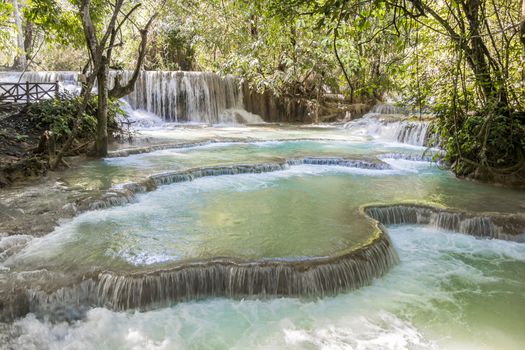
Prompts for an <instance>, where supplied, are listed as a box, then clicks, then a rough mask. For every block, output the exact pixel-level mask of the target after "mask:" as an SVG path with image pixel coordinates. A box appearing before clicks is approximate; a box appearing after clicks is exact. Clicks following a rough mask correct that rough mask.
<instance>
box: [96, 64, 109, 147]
mask: <svg viewBox="0 0 525 350" xmlns="http://www.w3.org/2000/svg"><path fill="white" fill-rule="evenodd" d="M107 81H108V62H107V58H106V57H105V56H102V60H101V65H100V69H99V71H98V74H97V86H98V109H97V137H96V149H97V156H98V157H105V156H107V154H108V84H107Z"/></svg>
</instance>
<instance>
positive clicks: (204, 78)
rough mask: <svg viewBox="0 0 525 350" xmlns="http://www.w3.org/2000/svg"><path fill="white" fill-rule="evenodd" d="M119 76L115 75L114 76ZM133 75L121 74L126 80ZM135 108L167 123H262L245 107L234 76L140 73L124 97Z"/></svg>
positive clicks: (199, 73) (190, 73) (239, 87)
mask: <svg viewBox="0 0 525 350" xmlns="http://www.w3.org/2000/svg"><path fill="white" fill-rule="evenodd" d="M116 74H118V73H117V72H112V75H116ZM131 74H132V72H129V71H126V72H123V73H122V79H123V81H124V82H125V81H127V80H129V79H130V78H131ZM125 99H126V101H128V102H129V104H130V105H131V107H132V108H133V109H140V110H145V111H147V112H150V113H153V114H155V115H157V116H159V117H161V118H162V119H164V120H165V121H168V122H197V123H208V124H232V123H233V124H235V123H261V122H263V121H262V119H260V117H258V116H256V115H254V114H251V113H248V112H247V111H245V110H244V107H243V102H242V101H243V96H242V89H241V86H240V84H239V80H238V79H237V78H235V77H233V76H225V77H221V76H219V75H217V74H215V73H206V72H153V71H145V72H141V73H140V75H139V78H138V80H137V83H136V84H135V89H134V91H133V92H132V93H131V94H129V95H128V96H126V97H125Z"/></svg>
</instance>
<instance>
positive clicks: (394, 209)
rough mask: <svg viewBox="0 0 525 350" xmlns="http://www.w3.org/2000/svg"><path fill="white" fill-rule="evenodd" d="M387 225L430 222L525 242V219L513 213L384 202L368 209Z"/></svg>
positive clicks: (486, 235) (483, 235) (473, 233)
mask: <svg viewBox="0 0 525 350" xmlns="http://www.w3.org/2000/svg"><path fill="white" fill-rule="evenodd" d="M365 213H366V214H367V215H368V216H370V217H371V218H373V219H375V220H377V221H379V222H380V223H382V224H384V225H397V224H420V225H431V226H434V227H438V228H442V229H445V230H449V231H456V232H461V233H465V234H468V235H473V236H477V237H486V238H497V239H503V240H509V241H517V242H525V219H524V218H523V217H518V216H512V215H507V216H505V215H499V216H498V215H491V214H481V215H480V214H470V213H465V212H459V211H453V210H447V209H438V208H434V207H431V206H425V205H410V204H407V205H405V204H398V205H385V206H371V207H368V208H365Z"/></svg>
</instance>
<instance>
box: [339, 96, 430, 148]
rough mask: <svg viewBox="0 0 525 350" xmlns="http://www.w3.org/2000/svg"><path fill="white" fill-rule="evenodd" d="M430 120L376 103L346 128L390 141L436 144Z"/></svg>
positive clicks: (425, 144) (347, 124)
mask: <svg viewBox="0 0 525 350" xmlns="http://www.w3.org/2000/svg"><path fill="white" fill-rule="evenodd" d="M429 127H430V122H429V121H428V120H417V119H415V118H409V117H408V116H406V115H404V111H403V110H402V109H400V108H398V107H396V106H393V105H384V104H380V105H376V106H374V107H373V108H372V110H371V111H370V112H369V113H367V114H365V115H364V116H363V117H362V118H360V119H357V120H353V121H350V122H348V123H346V124H345V125H344V128H346V129H349V130H351V131H352V132H354V133H356V134H359V135H363V136H371V137H374V138H377V139H380V140H385V141H389V142H400V143H406V144H409V145H414V146H434V145H435V144H436V140H433V139H434V138H435V135H432V134H431V133H430V130H429Z"/></svg>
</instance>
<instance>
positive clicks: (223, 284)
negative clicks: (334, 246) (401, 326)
mask: <svg viewBox="0 0 525 350" xmlns="http://www.w3.org/2000/svg"><path fill="white" fill-rule="evenodd" d="M398 261H399V258H398V256H397V253H396V252H395V250H394V248H393V246H392V243H391V241H390V239H389V238H388V236H387V235H386V234H385V233H384V232H383V231H381V230H379V231H377V234H376V236H375V237H374V238H373V239H371V240H370V242H368V243H367V244H366V245H364V246H362V247H360V248H357V249H354V250H349V251H346V252H344V253H342V254H340V255H336V256H331V257H318V258H311V259H308V258H307V259H304V260H286V259H275V260H274V259H272V260H259V261H243V260H236V259H229V258H217V259H211V260H206V261H197V262H187V263H179V264H178V265H176V266H174V267H168V268H163V269H159V270H149V271H144V272H135V273H123V274H121V273H118V272H107V271H102V272H97V273H93V274H90V275H89V276H83V277H79V278H80V280H79V281H78V282H76V283H75V282H73V283H71V281H70V282H69V283H70V284H68V285H65V286H64V287H62V288H58V289H56V290H55V291H54V292H51V293H49V292H46V291H45V290H42V289H39V288H38V287H32V288H30V289H29V290H28V291H27V292H26V295H27V299H26V300H24V298H20V299H21V300H16V303H22V304H27V305H28V306H27V309H28V310H29V311H30V312H34V313H37V314H49V313H50V311H51V312H52V314H59V315H60V314H64V313H65V312H67V311H69V310H71V309H72V308H76V309H77V310H82V309H83V308H85V307H86V306H103V307H107V308H110V309H113V310H129V309H139V310H149V309H153V308H158V307H163V306H167V305H171V304H173V303H176V302H179V301H184V300H196V299H202V298H207V297H231V298H243V297H262V298H264V297H278V296H294V297H323V296H326V295H334V294H337V293H340V292H344V291H348V290H351V289H356V288H359V287H362V286H365V285H368V284H370V283H371V282H372V280H373V279H374V278H378V277H381V276H382V275H384V274H385V273H386V272H387V271H388V270H389V269H390V268H391V267H393V266H395V265H396V264H397V263H398ZM11 309H13V310H17V308H16V307H12V308H11ZM60 311H61V312H60ZM69 312H70V311H69Z"/></svg>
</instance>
